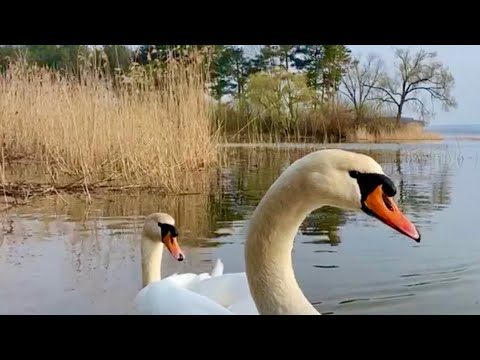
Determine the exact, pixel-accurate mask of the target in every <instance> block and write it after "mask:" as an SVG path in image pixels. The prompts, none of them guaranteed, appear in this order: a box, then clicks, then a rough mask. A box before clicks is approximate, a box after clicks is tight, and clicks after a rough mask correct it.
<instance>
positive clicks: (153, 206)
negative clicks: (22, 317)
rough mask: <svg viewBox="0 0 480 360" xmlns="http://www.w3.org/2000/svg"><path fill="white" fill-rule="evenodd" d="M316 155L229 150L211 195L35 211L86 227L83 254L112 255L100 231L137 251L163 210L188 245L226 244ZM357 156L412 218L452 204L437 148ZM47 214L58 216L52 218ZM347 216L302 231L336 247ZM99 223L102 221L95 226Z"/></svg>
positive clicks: (332, 216)
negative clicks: (146, 224) (222, 238)
mask: <svg viewBox="0 0 480 360" xmlns="http://www.w3.org/2000/svg"><path fill="white" fill-rule="evenodd" d="M310 151H311V150H309V149H281V150H279V149H255V148H251V149H233V150H228V151H226V152H225V155H224V159H223V160H222V161H221V166H220V167H219V168H218V169H214V170H212V176H211V177H210V179H211V184H210V185H209V186H207V187H206V188H208V189H210V190H209V191H206V192H202V193H200V194H195V195H187V196H162V195H160V194H155V193H152V192H150V191H143V192H142V191H139V192H138V193H135V194H133V195H132V194H121V193H118V194H105V195H102V196H95V197H94V198H93V203H91V204H87V203H85V202H84V201H83V200H82V199H79V198H76V197H66V199H67V200H68V204H66V203H65V202H63V201H60V200H58V199H42V200H39V201H38V202H37V203H36V206H38V209H39V213H41V214H42V218H43V219H42V221H44V222H45V223H49V222H50V221H52V220H51V219H57V220H58V216H59V215H66V217H67V218H68V221H69V222H71V221H74V222H76V223H79V224H82V225H78V226H80V228H79V227H76V229H75V232H77V233H78V232H80V233H81V234H82V235H81V236H82V237H83V236H85V235H86V234H87V233H89V235H87V236H88V238H89V239H90V240H89V241H90V243H91V244H90V245H89V246H90V250H85V249H83V250H81V248H82V247H85V245H86V244H85V243H84V244H83V245H82V242H81V241H79V240H78V239H77V240H75V239H72V241H73V243H72V246H73V247H75V248H78V249H77V250H81V251H83V252H85V251H91V252H96V251H97V252H98V251H100V252H101V251H102V250H101V249H102V248H103V249H105V251H106V252H109V251H108V248H109V247H110V246H111V244H109V243H105V242H103V241H104V240H102V239H101V238H100V239H97V234H95V233H94V232H95V231H96V230H98V229H99V230H101V231H103V232H105V231H108V232H110V233H111V234H116V233H118V234H124V235H127V236H130V234H133V233H134V234H136V236H135V237H131V239H132V240H129V242H130V244H131V245H130V246H131V247H132V249H133V248H134V247H135V246H137V245H138V244H137V242H136V241H137V240H136V239H137V238H138V234H139V231H140V229H141V226H142V225H143V221H142V219H141V217H143V216H145V215H148V214H149V213H152V212H156V211H165V212H168V213H170V214H172V215H173V216H174V217H175V218H176V220H177V224H178V227H179V229H180V233H181V234H182V235H183V238H182V241H183V242H184V243H185V244H186V245H189V246H192V247H196V246H199V247H204V246H205V245H206V244H207V243H211V245H217V246H220V245H221V244H222V243H221V242H213V241H211V240H209V239H212V238H213V237H215V232H216V231H217V230H219V228H220V227H229V223H231V222H233V221H241V220H243V219H245V218H246V217H248V216H249V215H250V214H251V212H252V211H253V210H254V208H255V207H256V205H257V204H258V202H259V201H260V199H261V198H262V197H263V195H264V194H265V192H266V191H267V189H268V188H269V187H270V185H271V184H272V183H273V182H274V181H275V180H276V179H277V177H278V176H279V175H280V173H281V172H282V171H283V170H284V169H285V168H286V167H287V166H288V165H289V164H290V163H292V162H293V161H294V160H296V159H298V158H300V157H301V156H303V155H304V154H305V153H307V152H310ZM354 151H358V152H362V153H366V154H367V155H369V156H372V157H373V158H375V159H377V161H378V162H379V163H380V164H381V165H382V166H383V167H384V170H385V172H386V173H387V174H389V175H390V176H391V177H392V178H393V180H394V182H395V183H396V184H397V186H398V190H399V194H398V196H397V199H398V200H399V201H398V202H399V205H400V206H401V207H402V208H403V210H405V211H406V212H407V213H408V215H410V216H412V215H413V216H414V217H421V218H422V219H423V220H426V219H427V220H428V217H430V216H432V214H433V213H434V212H435V211H439V210H440V209H441V208H442V207H443V206H444V205H448V204H449V203H450V201H451V182H450V176H451V168H450V164H449V162H448V161H443V162H442V161H434V159H432V155H431V153H430V154H429V152H430V150H427V151H422V150H416V151H415V152H412V151H409V150H404V149H393V150H354ZM31 211H32V210H31V208H18V209H17V213H18V214H21V213H22V212H28V213H30V212H31ZM43 215H52V216H51V217H50V219H49V218H48V217H47V218H45V217H43ZM347 218H348V217H347V216H346V213H345V212H344V211H343V210H341V209H337V208H334V207H325V208H322V209H319V210H317V211H315V212H313V213H312V214H310V215H309V216H308V218H307V219H306V220H305V222H304V223H303V224H302V227H301V229H300V230H301V231H302V232H303V234H304V235H312V236H315V235H327V236H328V237H329V240H328V242H329V243H331V244H338V243H339V242H340V238H339V236H338V233H337V231H338V230H339V229H340V228H341V227H343V226H344V225H345V223H346V222H347ZM95 219H96V222H92V220H95ZM220 223H221V224H220ZM87 224H88V225H87ZM231 226H232V228H233V225H231ZM6 230H8V227H6V226H4V232H5V231H6ZM92 232H93V233H92ZM104 234H105V233H102V236H105V235H104ZM217 240H218V239H217ZM315 241H317V240H315ZM318 241H320V240H318ZM112 246H113V245H112ZM115 246H117V245H115ZM128 252H130V250H128ZM72 253H76V250H74V249H72ZM103 260H105V259H103ZM105 261H106V260H105Z"/></svg>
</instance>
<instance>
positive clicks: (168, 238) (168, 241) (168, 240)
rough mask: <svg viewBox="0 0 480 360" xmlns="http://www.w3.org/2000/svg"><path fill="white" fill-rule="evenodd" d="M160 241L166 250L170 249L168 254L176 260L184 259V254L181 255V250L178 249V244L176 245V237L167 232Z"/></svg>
mask: <svg viewBox="0 0 480 360" xmlns="http://www.w3.org/2000/svg"><path fill="white" fill-rule="evenodd" d="M162 241H163V244H164V245H165V247H166V248H167V249H168V251H170V254H172V256H173V257H174V258H175V259H177V260H178V261H183V260H184V259H185V255H183V251H182V249H180V245H178V241H177V238H176V237H174V236H172V235H171V234H170V233H168V234H167V235H165V237H164V238H163V240H162Z"/></svg>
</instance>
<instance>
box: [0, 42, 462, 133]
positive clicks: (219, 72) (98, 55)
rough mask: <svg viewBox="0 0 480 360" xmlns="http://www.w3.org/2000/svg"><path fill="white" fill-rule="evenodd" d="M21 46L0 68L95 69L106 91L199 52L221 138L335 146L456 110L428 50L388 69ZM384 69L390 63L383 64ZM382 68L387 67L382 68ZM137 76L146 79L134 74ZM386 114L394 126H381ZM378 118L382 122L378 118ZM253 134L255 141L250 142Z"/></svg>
mask: <svg viewBox="0 0 480 360" xmlns="http://www.w3.org/2000/svg"><path fill="white" fill-rule="evenodd" d="M245 48H246V47H239V46H231V45H198V46H194V45H140V46H138V47H136V48H135V49H132V48H128V47H127V46H124V45H103V46H96V47H94V48H91V47H88V46H86V45H25V46H23V45H22V46H15V47H14V46H3V47H0V67H1V69H6V68H7V67H8V64H9V62H10V61H12V60H15V59H16V60H18V59H22V60H24V61H25V62H26V63H28V64H37V65H38V66H46V67H49V68H52V69H55V70H58V71H67V72H74V73H75V72H81V71H83V70H84V69H85V68H95V69H100V70H101V72H102V73H108V74H109V75H111V78H112V79H113V82H114V84H115V83H118V82H119V81H123V82H125V81H130V82H131V81H132V79H135V78H136V74H138V72H139V71H140V72H142V74H144V75H145V74H147V75H149V76H150V78H151V79H152V83H151V84H149V85H151V86H154V87H159V86H161V84H162V82H161V81H160V80H159V75H160V77H161V74H162V69H164V68H165V64H166V63H167V62H168V61H170V60H175V59H178V58H182V59H183V60H185V59H187V60H188V58H189V57H191V56H198V55H199V54H201V55H204V56H205V58H206V59H207V61H206V62H205V70H206V75H208V89H207V90H208V92H209V95H210V96H211V97H212V100H213V103H214V105H215V116H214V120H215V124H216V129H217V130H219V131H220V132H221V133H222V134H224V135H225V136H227V137H228V138H229V139H237V140H240V139H242V138H248V140H249V141H257V140H260V141H261V140H265V135H266V136H272V135H275V136H276V139H275V140H279V137H281V138H284V137H290V136H292V135H293V136H295V137H297V138H298V137H313V138H316V139H318V138H320V139H324V140H333V141H335V140H339V139H345V138H347V137H348V134H352V133H353V131H354V130H355V129H358V128H359V127H364V128H366V129H367V132H372V131H373V132H378V130H379V127H383V128H385V127H390V128H393V127H400V126H401V118H402V115H403V114H404V112H405V111H406V110H410V113H412V114H415V115H418V117H421V118H425V117H426V116H427V115H431V114H432V113H431V110H430V108H429V107H428V106H427V104H431V103H432V102H431V100H436V101H438V102H439V103H440V104H441V105H443V107H444V109H445V110H448V109H449V108H451V107H455V106H456V102H455V99H454V97H453V95H452V89H453V86H454V79H453V76H452V75H451V73H450V72H449V70H448V68H447V67H445V66H444V65H443V64H442V63H441V62H440V61H438V59H437V58H436V54H435V53H431V52H427V51H424V50H419V51H416V52H414V51H411V50H410V49H396V50H394V57H395V63H394V64H393V65H394V66H393V71H389V70H388V68H389V67H388V66H386V65H389V64H385V63H384V61H383V60H382V59H381V58H379V57H378V56H376V55H368V56H361V57H355V56H353V55H352V53H351V50H350V49H349V48H348V47H347V46H346V45H259V46H257V47H256V49H253V50H255V51H253V52H254V53H253V54H250V55H249V56H247V54H246V53H245ZM391 65H392V64H391ZM390 68H392V67H391V66H390ZM141 78H142V79H144V78H145V76H143V77H141ZM389 117H393V118H395V119H396V121H387V120H388V119H387V118H389ZM379 119H383V120H384V121H379ZM253 137H254V138H253Z"/></svg>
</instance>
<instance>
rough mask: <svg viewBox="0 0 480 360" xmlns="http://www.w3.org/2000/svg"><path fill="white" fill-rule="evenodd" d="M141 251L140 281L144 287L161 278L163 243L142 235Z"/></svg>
mask: <svg viewBox="0 0 480 360" xmlns="http://www.w3.org/2000/svg"><path fill="white" fill-rule="evenodd" d="M141 252H142V282H143V287H145V286H147V285H148V284H150V283H152V282H155V281H160V279H161V262H162V253H163V244H162V243H161V242H158V241H152V240H151V239H150V238H148V237H146V236H145V235H142V246H141Z"/></svg>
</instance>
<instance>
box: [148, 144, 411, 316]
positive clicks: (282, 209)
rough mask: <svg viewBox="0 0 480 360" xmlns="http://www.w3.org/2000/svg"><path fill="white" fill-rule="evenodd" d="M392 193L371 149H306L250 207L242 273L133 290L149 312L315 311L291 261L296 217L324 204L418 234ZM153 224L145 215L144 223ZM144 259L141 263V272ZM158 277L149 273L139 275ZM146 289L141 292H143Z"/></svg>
mask: <svg viewBox="0 0 480 360" xmlns="http://www.w3.org/2000/svg"><path fill="white" fill-rule="evenodd" d="M395 194H396V188H395V185H394V184H393V182H392V181H391V180H390V178H389V177H387V176H386V175H385V174H384V172H383V170H382V168H381V166H380V165H379V164H378V163H377V162H376V161H375V160H373V159H372V158H371V157H369V156H367V155H363V154H359V153H354V152H350V151H345V150H339V149H325V150H319V151H315V152H312V153H310V154H308V155H306V156H304V157H303V158H301V159H299V160H297V161H295V162H294V163H293V164H292V165H290V166H289V167H288V168H287V169H286V170H285V171H284V172H283V173H282V174H281V175H280V176H279V178H278V179H277V180H276V181H275V182H274V183H273V185H272V186H271V187H270V189H269V190H268V191H267V193H266V194H265V196H264V197H263V199H262V200H261V201H260V203H259V205H258V206H257V208H256V209H255V211H254V213H253V216H252V219H251V220H250V224H249V227H248V232H247V239H246V243H245V265H246V273H234V274H228V273H227V274H223V273H222V274H219V275H218V276H215V277H211V276H210V275H208V274H203V275H195V274H190V275H189V276H190V278H192V279H194V280H192V281H193V282H189V281H186V282H185V284H184V286H182V285H179V284H178V282H176V281H175V278H172V277H168V278H165V279H163V280H161V281H157V282H154V283H151V284H150V285H149V286H148V287H147V288H145V289H143V290H142V291H141V292H140V294H139V295H140V298H141V295H142V292H144V291H145V290H146V289H147V291H151V293H150V295H149V298H148V302H147V303H148V306H149V307H148V311H147V312H149V313H152V314H153V313H155V314H258V313H259V314H277V315H286V314H305V315H319V313H318V311H317V310H316V309H315V308H314V307H313V305H312V304H311V303H310V302H309V301H308V300H307V298H306V297H305V295H304V294H303V292H302V290H301V289H300V287H299V285H298V283H297V281H296V279H295V274H294V271H293V267H292V258H291V252H292V248H293V241H294V237H295V235H296V233H297V231H298V228H299V227H300V225H301V223H302V222H303V220H304V219H305V218H306V216H307V215H308V214H309V213H311V212H312V211H314V210H315V209H318V208H320V207H322V206H326V205H328V206H334V207H338V208H341V209H347V210H354V211H363V212H364V213H366V214H368V215H370V216H373V217H375V218H377V219H378V220H380V221H382V222H383V223H385V224H387V225H388V226H390V227H391V228H393V229H395V230H397V231H398V232H400V233H402V234H404V235H406V236H407V237H409V238H412V239H413V240H415V241H417V242H420V234H419V232H418V231H417V229H416V228H415V226H414V225H413V224H412V223H411V222H410V221H409V220H408V219H407V218H406V217H405V215H404V214H402V212H401V211H400V210H399V209H398V207H397V205H396V204H395V202H394V200H393V197H394V196H395ZM170 223H173V219H172V220H171V221H170ZM154 225H155V224H154V222H153V221H152V222H150V225H149V226H152V227H153V226H154ZM159 228H161V227H159ZM170 230H171V231H174V230H172V228H170ZM157 231H158V230H157ZM162 231H167V230H163V228H162ZM152 232H153V230H152ZM166 234H167V233H166ZM167 235H168V234H167ZM172 241H173V242H172ZM164 243H165V244H166V245H167V247H168V246H170V248H169V250H170V251H171V253H172V254H173V255H174V256H178V254H179V250H177V247H178V245H176V240H175V241H174V240H172V239H170V238H167V240H165V241H164ZM168 244H170V245H168ZM150 246H152V245H150ZM157 251H159V250H157ZM175 254H177V255H175ZM160 255H161V254H159V255H158V256H156V259H158V258H159V256H160ZM152 261H153V260H150V263H149V264H150V265H148V264H147V268H145V267H144V269H146V270H147V274H148V273H149V272H148V271H149V270H148V266H152V264H151V263H152ZM156 261H157V262H156V263H155V264H153V265H154V266H155V269H157V268H158V267H159V266H158V265H159V260H156ZM144 271H145V270H144ZM150 276H151V275H150ZM200 277H201V278H200ZM158 278H159V274H155V276H154V279H152V278H151V277H150V279H147V280H150V281H151V280H156V279H158ZM195 279H196V280H198V281H195ZM149 288H150V290H148V289H149ZM147 295H148V294H146V293H143V296H144V298H143V299H144V300H145V296H147Z"/></svg>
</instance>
